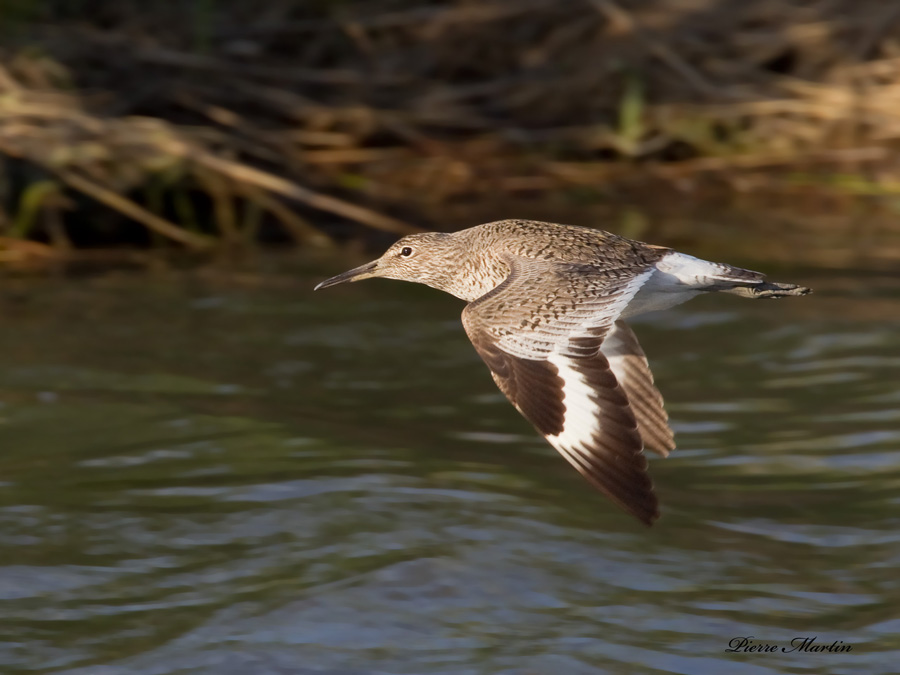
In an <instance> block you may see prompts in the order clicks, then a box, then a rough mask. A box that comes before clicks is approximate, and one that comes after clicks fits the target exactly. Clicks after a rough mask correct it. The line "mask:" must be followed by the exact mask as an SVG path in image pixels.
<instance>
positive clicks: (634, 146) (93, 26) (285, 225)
mask: <svg viewBox="0 0 900 675" xmlns="http://www.w3.org/2000/svg"><path fill="white" fill-rule="evenodd" d="M0 9H2V19H3V21H2V25H0V31H2V34H3V36H4V39H3V45H4V47H3V49H2V51H0V260H10V259H18V258H20V257H23V256H24V257H30V256H34V255H40V256H44V257H46V256H56V255H60V254H62V253H65V252H69V251H72V250H77V249H80V248H85V247H97V246H108V245H117V246H121V245H133V246H148V245H162V244H166V245H174V246H177V247H185V248H188V249H193V250H201V251H202V250H209V249H218V248H221V247H223V246H229V247H234V246H245V245H247V244H251V243H256V242H260V241H273V240H275V241H277V240H284V239H290V240H292V241H295V242H297V243H298V244H300V245H304V246H327V245H330V243H331V242H332V239H333V238H334V237H335V236H336V235H337V234H339V233H341V232H346V231H347V228H346V227H342V225H344V224H347V223H355V224H358V225H362V226H366V227H369V228H374V229H378V230H383V231H387V232H391V233H395V234H399V233H404V232H409V231H412V230H415V229H416V226H414V225H413V224H412V223H416V224H417V226H423V227H424V226H429V227H442V226H449V225H450V224H451V223H453V224H454V225H458V220H459V217H460V215H461V214H462V213H464V211H463V210H461V209H464V208H468V209H470V211H471V215H472V218H471V220H473V221H474V220H477V219H478V217H479V214H484V213H491V211H490V209H489V208H483V207H482V206H481V205H486V204H502V203H520V204H521V203H522V202H523V201H525V200H527V202H528V203H529V204H535V203H540V202H542V201H546V202H548V203H549V202H553V203H556V202H558V200H559V199H560V198H561V196H562V198H566V197H565V196H566V195H568V196H572V195H574V196H575V197H574V199H575V200H576V201H578V202H584V201H585V200H587V201H588V202H595V201H596V200H597V199H601V200H609V199H610V196H611V195H614V196H618V197H620V198H622V195H625V196H626V199H627V195H628V194H630V193H629V190H630V191H632V193H633V192H635V191H637V192H640V191H641V190H643V191H644V192H645V193H646V190H647V189H652V190H653V191H654V194H657V192H658V190H659V189H670V190H672V191H674V192H677V191H679V190H683V189H685V186H686V185H687V186H689V187H690V189H691V190H693V194H701V195H702V194H705V193H707V192H709V191H711V190H714V191H719V192H720V193H721V192H722V191H724V192H725V193H727V192H729V191H738V192H740V191H744V192H746V191H747V190H748V189H752V190H754V191H757V192H763V193H765V192H768V193H778V194H785V193H789V194H794V193H796V192H798V191H799V192H802V191H806V192H809V191H820V192H828V193H829V194H837V195H849V194H852V195H857V196H858V195H866V196H869V197H880V196H885V197H890V198H891V199H893V198H894V197H895V195H896V193H897V187H896V186H897V184H898V178H897V176H896V171H895V170H892V165H891V157H892V155H893V149H894V147H895V146H896V145H897V141H898V139H900V105H898V104H897V92H898V90H900V9H898V8H897V7H896V6H895V4H894V3H884V2H881V1H880V0H828V1H827V2H826V1H825V0H821V1H819V2H809V1H807V0H803V1H801V0H790V1H787V2H782V3H765V2H756V1H750V2H744V3H736V2H732V1H729V0H711V2H708V3H704V4H701V5H698V4H697V3H695V2H688V1H687V0H665V1H664V0H651V1H649V2H646V1H645V2H636V1H635V2H629V1H626V0H590V1H587V0H584V1H582V0H579V1H578V2H575V1H574V0H564V1H561V2H549V1H545V0H517V1H516V2H512V1H511V0H491V1H490V2H483V3H471V2H464V1H463V0H454V1H452V2H443V3H438V2H436V1H432V2H428V1H425V0H420V1H419V2H415V1H413V0H365V1H363V0H340V1H337V0H320V1H318V2H303V3H270V4H269V5H263V6H262V7H257V6H255V5H253V6H251V4H249V3H243V2H237V0H191V1H189V2H176V1H174V0H170V1H165V0H162V1H159V2H154V3H138V2H136V1H127V2H122V1H118V2H115V1H113V0H95V1H94V2H91V3H85V2H71V1H68V2H62V1H48V2H38V1H37V0H5V2H3V4H2V8H0ZM798 176H800V177H802V178H798ZM636 186H637V187H636ZM748 186H750V187H748ZM554 200H555V201H554ZM135 223H138V224H140V226H141V227H139V228H138V227H135ZM312 223H315V225H313V224H312Z"/></svg>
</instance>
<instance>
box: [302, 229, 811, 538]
mask: <svg viewBox="0 0 900 675" xmlns="http://www.w3.org/2000/svg"><path fill="white" fill-rule="evenodd" d="M369 277H385V278H388V279H401V280H404V281H415V282H418V283H421V284H426V285H428V286H432V287H433V288H437V289H439V290H442V291H446V292H447V293H450V294H452V295H455V296H456V297H458V298H461V299H462V300H465V301H466V302H468V303H469V304H468V305H467V306H466V307H465V309H464V310H463V313H462V321H463V326H464V327H465V330H466V333H467V334H468V336H469V339H470V340H471V341H472V344H473V345H474V346H475V349H476V351H477V352H478V354H479V355H480V356H481V358H482V359H483V360H484V362H485V363H486V364H487V366H488V368H490V371H491V375H493V377H494V381H495V382H496V383H497V386H499V387H500V390H501V391H502V392H503V393H504V394H505V395H506V397H507V398H508V399H509V400H510V401H511V402H512V404H513V405H514V406H515V407H516V409H517V410H518V411H519V412H520V413H522V415H524V416H525V417H526V418H527V419H528V420H529V421H530V422H531V423H532V424H533V425H534V426H535V428H536V429H537V430H538V432H540V433H541V434H542V435H543V436H544V438H545V439H547V441H548V442H549V443H550V445H552V446H553V447H554V448H556V450H558V451H559V452H560V454H562V455H563V457H565V458H566V459H567V460H568V461H569V462H570V463H571V464H572V466H574V467H575V468H576V469H577V470H578V471H579V472H580V473H581V474H582V475H583V476H584V477H585V478H587V480H588V481H589V482H590V483H591V484H593V485H594V486H595V487H597V488H598V489H599V490H601V491H602V492H603V493H604V494H605V495H607V496H608V497H609V498H610V499H611V500H612V501H613V502H615V503H616V504H618V505H619V506H620V507H622V508H623V509H625V510H626V511H628V512H629V513H631V514H633V515H634V516H636V517H637V518H639V519H640V520H641V521H642V522H644V523H645V524H647V525H650V524H652V523H653V521H654V520H656V519H657V518H658V517H659V505H658V502H657V499H656V495H655V494H654V493H653V485H652V483H651V482H650V478H649V476H648V475H647V460H646V458H645V457H644V453H643V450H644V448H645V447H646V448H648V449H649V450H653V451H654V452H656V453H658V454H660V455H662V456H664V457H665V456H667V455H668V454H669V452H670V451H672V450H673V449H674V448H675V443H674V436H673V434H672V430H671V429H670V428H669V422H668V415H667V414H666V412H665V409H664V407H663V399H662V395H661V394H660V393H659V390H658V389H657V388H656V386H655V385H654V383H653V375H652V374H651V372H650V367H649V365H648V364H647V358H646V357H645V356H644V352H643V350H642V349H641V346H640V344H639V343H638V340H637V338H636V337H635V334H634V333H633V332H632V330H631V328H629V326H628V324H626V323H625V319H628V318H630V317H633V316H636V315H638V314H642V313H644V312H649V311H654V310H658V309H666V308H668V307H673V306H675V305H678V304H681V303H682V302H685V301H686V300H690V299H691V298H693V297H695V296H697V295H699V294H700V293H705V292H709V291H722V292H725V293H733V294H735V295H741V296H744V297H748V298H778V297H783V296H790V295H805V294H807V293H809V292H810V289H808V288H803V287H801V286H795V285H793V284H778V283H770V282H767V281H765V277H764V275H762V274H760V273H759V272H751V271H749V270H745V269H741V268H739V267H732V266H731V265H726V264H723V263H713V262H708V261H706V260H701V259H699V258H695V257H693V256H690V255H685V254H684V253H678V252H676V251H673V250H672V249H669V248H665V247H663V246H653V245H650V244H644V243H642V242H639V241H634V240H631V239H626V238H624V237H620V236H617V235H614V234H610V233H608V232H603V231H601V230H593V229H588V228H584V227H575V226H571V225H556V224H553V223H541V222H536V221H530V220H502V221H498V222H494V223H487V224H484V225H478V226H477V227H472V228H469V229H467V230H462V231H460V232H454V233H438V232H429V233H423V234H413V235H409V236H406V237H403V238H402V239H400V240H399V241H398V242H397V243H395V244H394V245H393V246H391V247H390V248H389V249H388V250H387V252H386V253H385V254H384V255H383V256H381V257H380V258H378V259H377V260H374V261H372V262H370V263H366V264H365V265H362V266H360V267H357V268H355V269H352V270H350V271H348V272H344V273H343V274H339V275H337V276H336V277H332V278H331V279H328V280H327V281H323V282H322V283H320V284H319V285H318V286H316V290H318V289H320V288H326V287H328V286H334V285H335V284H340V283H343V282H345V281H358V280H360V279H367V278H369Z"/></svg>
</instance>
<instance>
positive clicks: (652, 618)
mask: <svg viewBox="0 0 900 675" xmlns="http://www.w3.org/2000/svg"><path fill="white" fill-rule="evenodd" d="M358 262H360V261H358V260H346V259H344V260H339V259H335V260H332V261H328V262H325V263H320V264H319V266H318V268H317V269H316V270H315V271H313V270H310V269H293V270H289V271H287V272H285V271H284V270H282V271H281V272H280V273H277V274H262V275H255V274H250V273H242V274H240V275H236V276H234V277H230V276H227V275H207V274H198V273H193V274H191V273H188V274H167V275H157V276H137V277H129V276H120V277H109V276H102V277H96V278H88V279H77V280H70V279H58V280H53V279H43V280H39V281H33V280H32V281H28V282H24V281H7V282H4V284H3V286H2V288H0V321H2V332H0V603H2V604H0V607H2V613H0V672H2V673H8V674H10V675H17V674H20V673H65V674H66V675H76V674H78V675H95V674H96V675H126V674H127V675H132V674H136V675H157V674H159V675H163V674H166V675H168V674H170V673H172V674H174V673H178V674H186V673H203V674H207V673H208V674H210V675H213V674H214V675H231V674H235V675H238V674H240V675H244V674H247V675H269V674H291V675H294V674H298V675H299V674H306V673H328V674H330V675H338V674H340V675H361V674H369V673H372V674H375V673H378V674H387V673H390V674H394V673H396V674H416V675H419V674H422V675H426V674H432V673H441V674H447V675H461V674H469V673H472V674H474V673H479V674H480V673H486V674H491V675H493V674H499V673H503V674H517V675H518V674H521V675H525V674H538V675H543V674H550V673H567V674H569V673H570V674H574V675H577V674H581V673H584V674H588V673H590V674H593V673H690V674H692V675H693V674H703V673H709V674H716V675H717V674H719V673H736V674H738V675H756V674H766V673H816V674H819V673H847V674H851V673H852V674H857V673H895V672H897V670H898V666H897V663H898V662H900V636H898V633H900V574H898V567H900V452H898V450H900V412H898V408H900V338H898V330H900V281H898V279H897V278H892V277H887V276H871V275H854V274H850V273H833V272H829V273H826V272H805V273H799V272H794V273H792V272H783V271H782V272H779V274H778V275H776V278H777V280H780V281H793V282H800V283H806V284H808V285H810V286H813V287H814V288H815V289H816V291H817V292H816V294H815V295H812V296H809V297H807V298H802V299H790V300H783V301H778V302H771V301H770V302H762V301H760V302H753V301H749V300H744V299H741V298H735V297H733V296H726V297H705V298H700V299H698V300H695V301H692V302H691V303H689V304H687V305H683V306H682V307H680V308H678V309H676V310H673V311H670V312H667V313H664V314H661V315H658V316H648V317H647V318H646V319H642V320H640V321H638V322H635V328H636V331H637V333H638V335H639V337H640V338H641V340H642V342H643V344H644V347H645V350H646V351H647V353H648V355H649V358H650V361H651V363H652V365H653V368H654V371H655V374H656V378H657V383H658V384H659V386H660V389H661V390H662V392H663V394H664V395H665V396H666V399H667V403H668V409H669V412H670V414H671V417H672V422H673V427H674V429H675V431H676V433H677V441H678V449H677V450H676V452H675V453H673V455H672V456H671V457H670V458H669V459H667V460H655V461H652V474H653V477H654V480H655V484H656V487H657V491H658V493H659V495H660V497H661V500H662V502H663V518H662V520H660V521H659V523H658V524H657V525H656V526H655V527H654V528H652V529H647V528H644V527H643V526H641V525H640V524H639V523H637V522H636V521H634V520H633V519H631V518H630V517H628V516H627V515H625V514H623V513H621V512H619V511H618V510H616V509H615V508H614V507H612V506H611V505H610V504H609V503H608V502H607V501H606V500H605V499H604V498H603V497H602V496H601V495H599V494H597V493H595V492H593V491H592V490H591V489H590V488H589V486H588V485H587V484H586V483H585V482H584V481H583V480H582V479H581V478H580V477H579V476H578V474H577V473H576V472H575V471H574V470H572V469H571V468H570V467H569V466H568V465H567V464H566V462H565V461H563V460H562V459H561V458H560V457H558V456H557V455H556V454H555V453H554V451H553V450H552V449H551V448H550V447H549V446H546V445H545V444H544V443H543V441H541V440H540V439H539V438H538V437H537V436H536V434H535V433H534V432H533V430H532V429H531V428H530V426H529V425H528V424H527V422H525V421H524V420H523V419H521V418H520V417H519V415H518V414H517V413H516V412H515V411H514V410H513V408H512V407H511V406H509V404H508V403H507V402H506V401H505V399H504V398H503V397H502V395H501V394H500V393H499V392H498V391H497V390H496V388H495V386H494V384H493V382H492V381H491V378H490V377H489V375H488V372H487V370H486V369H485V367H484V365H483V364H482V363H481V362H480V360H479V359H478V357H477V355H476V354H475V353H474V351H473V349H472V348H471V346H470V345H469V343H468V341H467V339H466V337H465V334H464V333H463V331H462V328H461V326H460V324H459V311H460V310H461V304H460V303H459V302H458V301H456V300H454V299H453V298H450V297H447V296H443V295H441V294H439V293H437V292H436V291H432V290H430V289H426V288H421V287H416V286H412V285H407V284H401V283H398V282H386V281H373V282H365V283H361V284H355V285H352V286H348V287H341V288H335V289H329V290H328V291H324V292H319V293H316V294H313V292H312V290H311V289H312V285H313V283H314V282H315V281H316V280H319V279H321V278H323V277H324V276H327V275H328V274H330V273H333V272H337V271H340V270H341V269H344V268H346V267H350V266H351V265H352V264H355V263H358ZM740 636H754V639H755V640H756V641H757V642H759V643H769V644H775V645H777V647H778V650H777V651H776V652H773V653H763V654H758V653H733V652H727V651H726V649H728V645H729V641H730V640H732V639H733V638H736V637H740ZM803 636H808V637H815V638H816V642H815V644H817V645H818V644H831V643H832V642H834V641H836V640H837V641H842V642H843V643H844V644H849V645H851V646H852V651H850V652H843V653H816V652H810V651H799V650H797V651H792V652H782V651H781V647H782V646H787V647H788V648H790V642H791V640H792V639H794V638H796V637H803Z"/></svg>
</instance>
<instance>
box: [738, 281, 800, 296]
mask: <svg viewBox="0 0 900 675" xmlns="http://www.w3.org/2000/svg"><path fill="white" fill-rule="evenodd" d="M722 292H723V293H733V294H734V295H740V296H742V297H745V298H784V297H787V296H791V295H807V294H808V293H812V290H811V289H809V288H806V287H805V286H797V285H795V284H776V283H769V282H767V281H764V282H762V283H759V284H753V285H752V286H735V287H734V288H725V289H722Z"/></svg>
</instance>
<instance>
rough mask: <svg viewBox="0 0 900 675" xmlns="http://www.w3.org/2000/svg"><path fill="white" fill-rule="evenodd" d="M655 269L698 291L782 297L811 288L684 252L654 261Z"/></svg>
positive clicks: (804, 291) (805, 291) (802, 293)
mask: <svg viewBox="0 0 900 675" xmlns="http://www.w3.org/2000/svg"><path fill="white" fill-rule="evenodd" d="M657 268H658V269H659V270H660V271H662V272H665V273H667V274H671V275H673V276H674V277H676V278H677V279H678V280H679V281H680V282H681V283H682V284H684V285H686V286H692V287H694V288H696V289H697V290H703V291H721V292H722V293H733V294H734V295H741V296H743V297H745V298H783V297H786V296H790V295H806V294H807V293H812V291H811V290H810V289H808V288H806V287H805V286H797V285H795V284H777V283H773V282H769V281H766V275H765V274H763V273H761V272H754V271H753V270H745V269H743V268H741V267H734V266H733V265H727V264H725V263H715V262H710V261H708V260H701V259H700V258H695V257H693V256H690V255H686V254H684V253H676V252H674V251H673V252H672V253H670V254H669V255H668V256H666V257H665V258H663V260H661V261H660V262H659V263H658V264H657Z"/></svg>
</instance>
